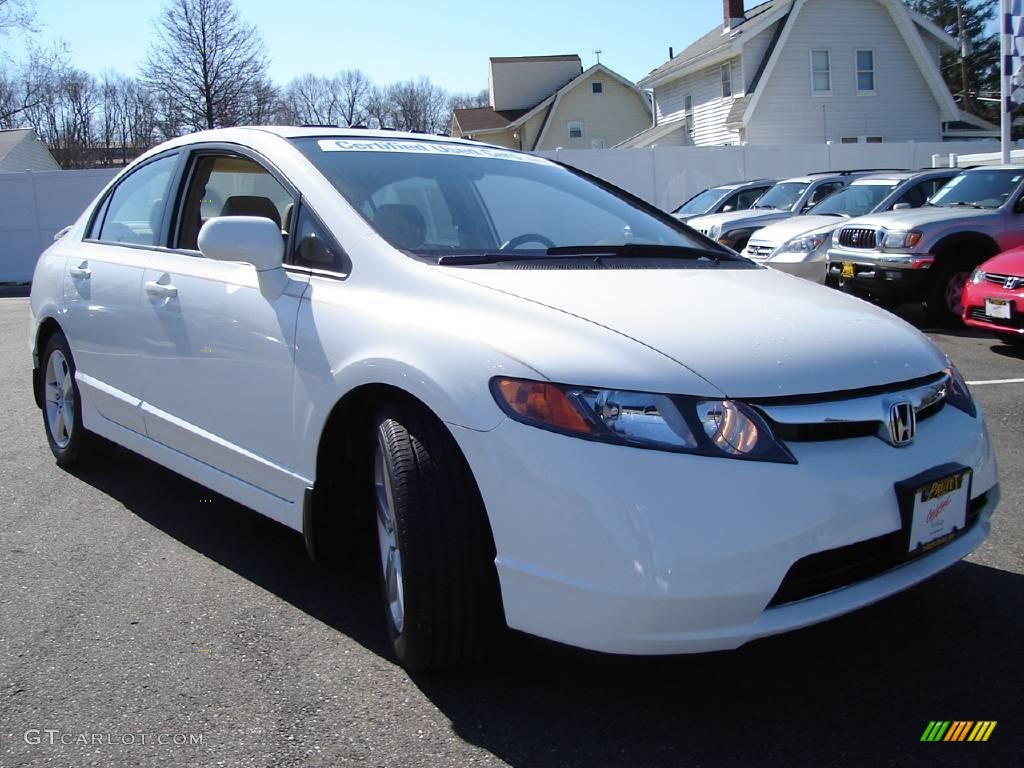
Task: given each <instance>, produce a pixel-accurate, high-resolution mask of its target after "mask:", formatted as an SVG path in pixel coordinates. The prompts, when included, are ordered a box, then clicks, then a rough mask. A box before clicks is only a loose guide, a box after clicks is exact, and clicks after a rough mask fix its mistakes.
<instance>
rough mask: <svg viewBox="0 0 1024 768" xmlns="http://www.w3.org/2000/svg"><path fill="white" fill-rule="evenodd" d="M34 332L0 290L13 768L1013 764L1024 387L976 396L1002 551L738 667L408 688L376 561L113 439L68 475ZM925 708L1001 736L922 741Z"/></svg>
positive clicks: (965, 344)
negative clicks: (49, 422) (319, 561)
mask: <svg viewBox="0 0 1024 768" xmlns="http://www.w3.org/2000/svg"><path fill="white" fill-rule="evenodd" d="M2 290H3V289H0V291H2ZM10 293H11V292H10V291H8V294H10ZM27 318H28V301H27V299H25V298H20V297H17V296H11V295H7V296H4V294H3V293H0V402H2V403H3V408H2V409H0V500H2V502H0V504H2V510H3V521H2V527H0V588H2V598H0V768H4V767H7V766H29V765H32V766H35V765H39V766H43V765H54V766H56V765H60V766H86V765H90V766H91V765H95V766H112V765H117V766H135V765H174V766H179V765H228V766H344V765H360V766H362V765H366V766H431V767H439V766H460V767H461V766H467V765H505V764H507V765H513V766H552V768H554V767H556V766H557V767H562V766H570V765H581V766H598V765H616V766H620V765H621V766H637V767H639V768H647V767H649V766H715V767H717V766H733V765H735V766H750V765H758V766H760V765H787V766H789V765H814V766H825V765H855V766H864V765H872V766H906V765H929V766H930V765H965V766H966V765H971V766H976V765H986V766H995V765H1007V766H1009V765H1015V766H1016V765H1020V761H1021V755H1022V754H1024V707H1022V702H1024V694H1022V691H1024V639H1022V638H1024V519H1022V511H1024V383H1021V382H1016V383H978V384H975V385H974V386H973V391H974V393H975V395H976V397H977V399H978V400H979V401H980V402H981V404H982V406H983V408H984V409H985V411H986V414H987V417H988V423H989V427H990V430H991V433H992V438H993V440H994V442H995V446H996V451H997V455H998V457H999V460H1000V465H1001V470H1000V476H1001V481H1002V490H1003V501H1002V504H1001V507H1000V509H999V512H998V514H997V517H996V519H995V521H994V526H993V532H992V535H991V537H990V538H989V540H988V541H987V542H986V543H985V544H984V545H983V546H982V547H981V548H980V549H979V550H978V551H977V552H976V553H975V554H974V555H972V556H971V557H970V558H969V560H968V561H966V562H963V563H961V564H959V565H957V566H955V567H953V568H952V569H950V570H948V571H946V572H945V573H943V574H941V575H940V576H938V577H936V578H935V579H933V580H931V581H929V582H927V583H925V584H923V585H921V586H919V587H917V588H915V589H913V590H910V591H909V592H906V593H903V594H902V595H899V596H897V597H895V598H893V599H891V600H889V601H887V602H885V603H882V604H880V605H877V606H873V607H871V608H868V609H865V610H862V611H860V612H857V613H855V614H853V615H850V616H847V617H844V618H841V619H839V620H836V621H833V622H831V623H828V624H824V625H820V626H817V627H813V628H810V629H807V630H804V631H801V632H797V633H794V634H791V635H787V636H782V637H776V638H770V639H767V640H763V641H760V642H757V643H754V644H751V645H749V646H747V647H745V648H742V649H740V650H738V651H734V652H729V653H719V654H711V655H703V656H690V657H672V658H621V657H611V656H604V655H600V654H593V653H586V652H581V651H577V650H573V649H569V648H564V647H560V646H557V645H554V644H550V643H545V642H541V641H535V640H529V639H525V638H517V639H515V640H514V641H513V642H512V643H511V644H510V646H509V647H508V648H507V649H506V650H505V651H504V652H503V654H502V655H501V656H500V657H499V658H498V659H496V660H495V661H494V662H493V663H491V664H489V665H488V666H486V667H483V668H479V669H475V670H469V671H463V672H460V673H458V674H454V675H452V674H450V675H447V676H415V677H411V676H410V675H408V674H407V673H405V672H404V671H403V670H402V669H401V668H399V667H397V666H396V665H395V664H394V663H393V662H392V660H391V658H390V656H389V653H388V650H387V640H386V637H385V633H384V625H383V621H382V619H381V617H380V615H379V612H380V608H379V606H378V596H377V591H376V590H377V587H376V581H375V578H376V577H375V575H374V573H373V570H372V568H373V564H372V561H371V560H370V559H369V558H367V559H365V560H363V561H356V562H352V563H348V564H345V565H342V566H338V567H334V568H330V569H324V568H317V567H315V566H313V565H312V564H311V563H310V562H309V561H308V560H307V558H306V555H305V550H304V548H303V544H302V541H301V539H300V537H299V536H298V535H297V534H294V533H292V532H290V531H288V530H287V529H284V528H282V527H281V526H279V525H277V524H275V523H273V522H271V521H269V520H266V519H264V518H262V517H260V516H259V515H257V514H256V513H254V512H250V511H248V510H246V509H244V508H242V507H240V506H238V505H237V504H234V503H232V502H229V501H227V500H225V499H223V498H221V497H219V496H217V495H216V494H212V493H210V492H209V491H206V490H205V489H203V488H201V487H200V486H198V485H196V484H194V483H192V482H190V481H188V480H186V479H183V478H181V477H179V476H177V475H175V474H173V473H171V472H169V471H167V470H165V469H163V468H161V467H159V466H157V465H155V464H152V463H150V462H148V461H146V460H144V459H141V458H139V457H137V456H134V455H132V454H130V453H128V452H126V451H123V450H120V451H118V452H117V453H116V454H115V457H114V461H113V462H112V463H111V465H109V466H108V467H106V468H101V469H95V470H88V471H84V470H83V471H76V472H75V473H68V472H64V471H62V470H60V469H59V468H57V466H56V465H55V464H54V462H53V459H52V457H51V455H50V453H49V451H48V450H47V447H46V442H45V439H44V437H43V431H42V428H41V423H40V415H39V412H38V410H37V409H36V408H35V405H34V403H33V402H32V395H31V392H30V389H29V373H30V371H29V360H28V353H27V349H26V332H27ZM912 319H913V318H912ZM930 335H931V336H932V338H934V339H935V340H936V341H937V342H938V343H939V344H940V346H942V347H943V349H945V350H946V351H947V352H948V353H949V354H950V355H951V356H952V357H953V359H954V360H955V361H956V362H957V364H958V365H959V366H960V368H961V370H962V371H963V372H964V374H965V376H966V377H967V379H968V380H969V381H972V382H992V381H1002V380H1007V379H1024V350H1022V349H1021V348H1011V347H1008V346H1006V345H1003V344H1001V343H999V342H997V341H994V340H992V339H989V338H986V337H983V336H980V335H978V334H975V333H973V332H967V331H963V332H955V333H948V332H947V333H931V334H930ZM836 472H842V467H836ZM936 719H941V720H975V721H977V720H995V721H998V725H997V727H996V728H995V730H994V731H993V733H992V736H991V738H990V740H989V741H988V742H987V743H983V744H973V743H960V744H950V743H934V744H929V743H924V744H923V743H921V742H920V741H919V739H920V737H921V734H922V732H923V731H924V729H925V726H926V725H927V724H928V722H929V721H930V720H936ZM83 737H84V740H85V741H86V742H87V743H85V744H83V743H81V742H82V741H83ZM62 741H64V742H68V743H61V742H62ZM97 741H98V742H99V743H95V742H97ZM197 741H198V742H200V743H196V742H197ZM51 742H52V743H51ZM181 742H185V743H181Z"/></svg>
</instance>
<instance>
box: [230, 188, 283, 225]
mask: <svg viewBox="0 0 1024 768" xmlns="http://www.w3.org/2000/svg"><path fill="white" fill-rule="evenodd" d="M220 215H221V216H262V217H263V218H265V219H270V220H271V221H272V222H274V223H275V224H276V225H277V228H278V229H280V228H281V214H279V213H278V212H277V206H276V205H274V203H273V201H272V200H271V199H270V198H269V197H256V196H255V195H233V196H232V197H229V198H228V199H227V200H225V201H224V207H223V208H222V209H221V212H220Z"/></svg>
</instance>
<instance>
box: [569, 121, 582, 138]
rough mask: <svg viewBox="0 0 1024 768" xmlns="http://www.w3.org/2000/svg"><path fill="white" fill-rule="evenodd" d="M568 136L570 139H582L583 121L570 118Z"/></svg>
mask: <svg viewBox="0 0 1024 768" xmlns="http://www.w3.org/2000/svg"><path fill="white" fill-rule="evenodd" d="M569 138H570V139H582V138H583V121H582V120H570V121H569Z"/></svg>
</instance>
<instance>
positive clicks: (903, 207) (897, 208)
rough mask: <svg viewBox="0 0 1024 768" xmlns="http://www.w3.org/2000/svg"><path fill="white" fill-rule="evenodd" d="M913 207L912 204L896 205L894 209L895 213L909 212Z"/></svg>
mask: <svg viewBox="0 0 1024 768" xmlns="http://www.w3.org/2000/svg"><path fill="white" fill-rule="evenodd" d="M913 207H914V206H912V205H911V204H910V203H896V205H894V206H893V207H892V209H893V210H894V211H909V210H910V209H911V208H913Z"/></svg>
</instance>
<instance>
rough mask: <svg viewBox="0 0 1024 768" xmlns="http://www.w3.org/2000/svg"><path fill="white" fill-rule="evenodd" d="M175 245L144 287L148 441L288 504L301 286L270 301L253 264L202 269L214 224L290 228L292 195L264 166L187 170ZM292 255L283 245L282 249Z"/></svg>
mask: <svg viewBox="0 0 1024 768" xmlns="http://www.w3.org/2000/svg"><path fill="white" fill-rule="evenodd" d="M187 178H188V179H189V180H188V182H187V185H188V186H187V189H186V190H185V194H184V196H183V204H182V206H181V211H180V215H179V216H178V217H177V220H178V224H177V225H176V227H175V232H174V233H172V234H173V238H174V239H172V243H174V244H175V245H176V249H175V250H174V251H173V252H172V251H168V252H163V253H158V254H154V255H153V257H152V258H151V260H150V262H149V264H148V266H147V268H146V272H145V278H144V285H143V288H142V295H143V307H144V309H145V310H146V313H145V314H146V320H145V325H144V332H143V334H142V357H143V382H142V391H143V399H144V401H145V402H144V404H143V412H144V414H145V421H146V429H147V431H148V433H149V436H150V437H151V438H152V439H154V440H156V441H158V442H160V443H163V444H164V445H167V446H169V447H171V448H174V449H176V450H179V451H181V452H183V453H185V454H187V455H189V456H191V457H192V458H194V459H198V460H199V461H202V462H204V463H206V464H209V465H211V466H213V467H215V468H217V469H219V470H221V471H223V472H226V473H227V474H229V475H232V476H233V477H235V478H238V479H240V480H242V481H244V482H246V483H248V484H250V485H253V486H255V487H257V488H259V489H261V490H263V491H266V492H268V493H270V494H272V495H274V496H277V497H279V498H282V499H286V500H288V501H294V500H295V498H297V494H299V493H301V487H300V486H301V483H299V482H298V480H297V478H295V476H294V475H293V474H292V472H291V469H292V467H293V466H294V458H295V453H294V445H293V439H292V433H293V430H292V379H293V373H294V352H295V328H296V320H297V316H298V310H299V302H300V299H301V297H302V294H303V292H304V291H305V289H306V286H307V281H306V279H305V278H301V277H300V278H292V279H291V282H290V283H289V285H288V287H287V289H286V290H285V292H284V293H283V294H282V295H280V296H279V297H277V298H267V297H266V296H264V295H263V293H262V292H261V290H260V284H259V280H258V279H257V276H256V270H255V268H254V267H253V266H252V265H250V264H243V263H237V262H219V261H213V260H210V259H206V258H204V257H203V256H202V255H201V254H200V253H199V252H198V249H197V245H196V241H197V236H198V232H199V229H200V227H201V226H202V224H203V222H204V221H205V220H206V219H208V218H210V217H211V216H232V215H247V216H264V217H266V218H269V219H271V220H272V221H274V222H275V223H276V224H278V225H279V226H282V237H284V238H285V239H286V241H287V239H288V235H287V231H286V228H287V226H288V221H289V219H290V218H291V216H290V213H291V211H292V209H293V207H294V199H293V197H292V195H291V194H290V193H289V192H288V191H287V190H286V189H285V188H284V187H283V186H282V184H281V183H280V182H278V181H277V180H276V179H275V178H274V177H273V176H272V175H270V174H269V173H268V172H267V171H266V170H265V169H264V168H263V167H262V166H260V165H259V164H258V163H256V162H254V161H253V160H250V159H248V158H244V157H240V156H236V155H229V154H210V153H207V154H197V155H196V156H194V157H193V159H192V160H191V163H190V170H189V172H188V174H187ZM286 245H287V243H286Z"/></svg>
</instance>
